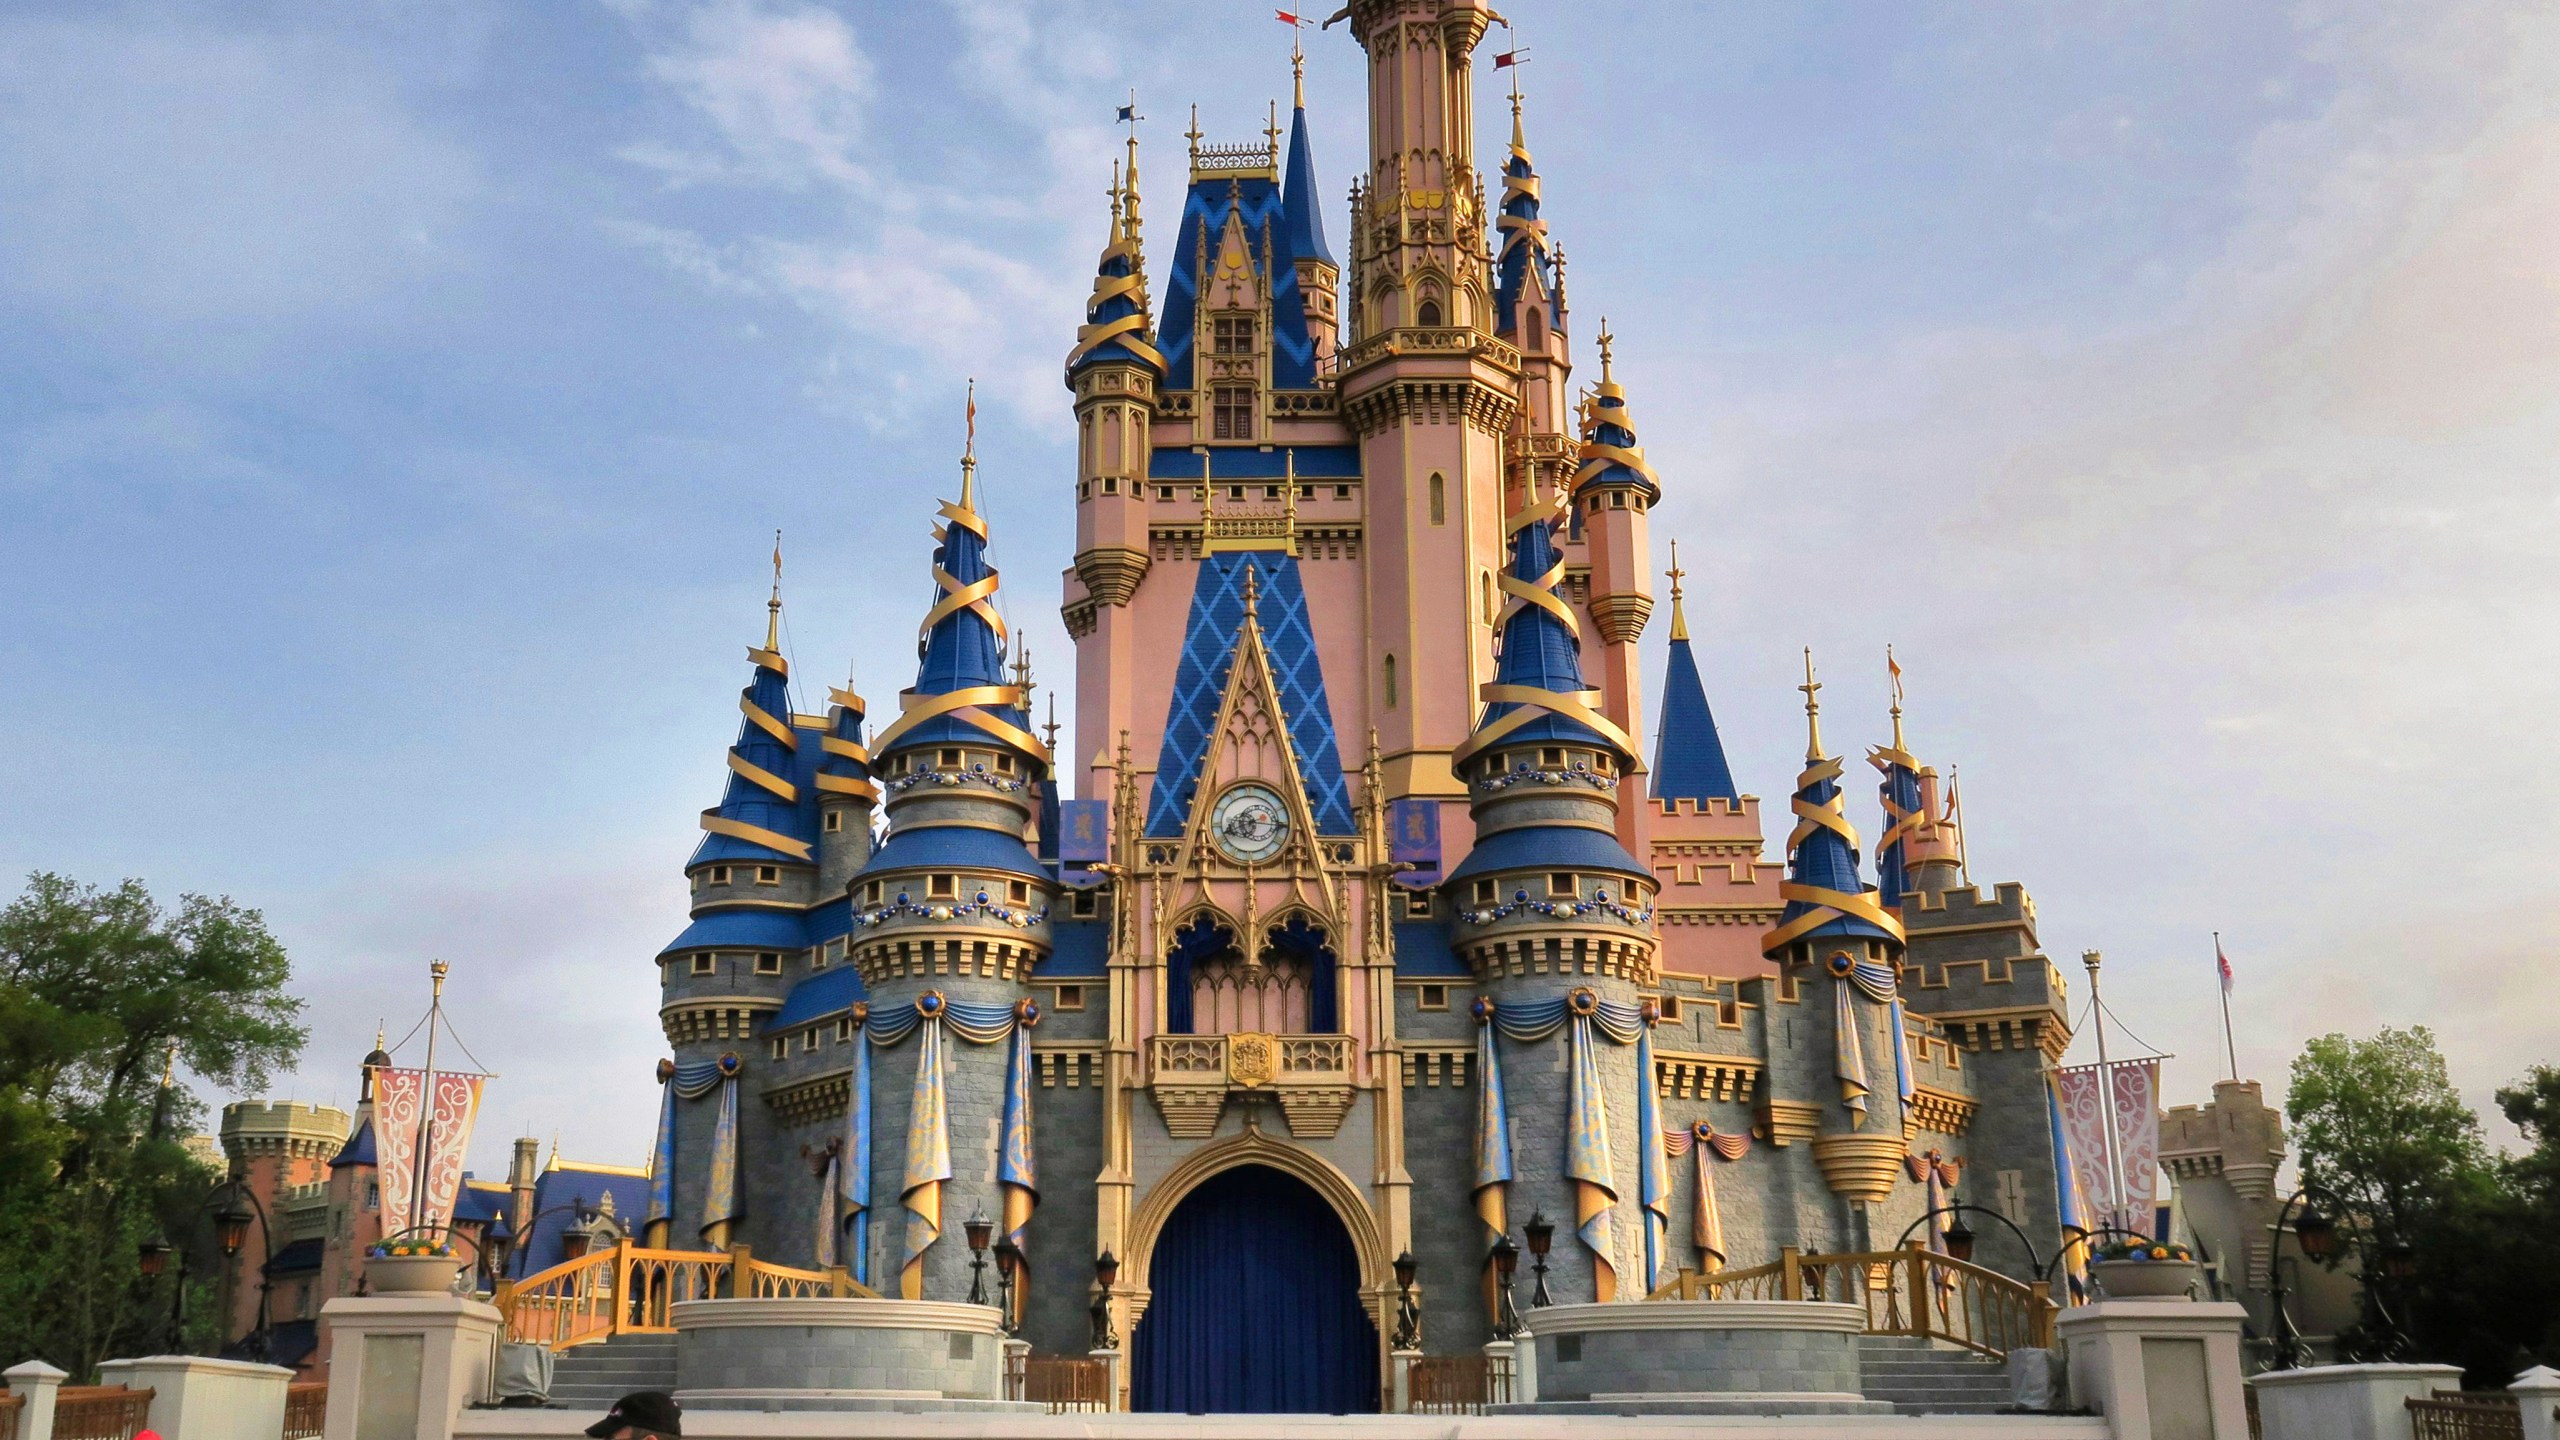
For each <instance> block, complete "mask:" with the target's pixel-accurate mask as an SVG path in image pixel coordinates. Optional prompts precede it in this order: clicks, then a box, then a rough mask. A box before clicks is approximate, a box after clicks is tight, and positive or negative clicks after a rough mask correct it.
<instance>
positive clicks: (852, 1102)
mask: <svg viewBox="0 0 2560 1440" xmlns="http://www.w3.org/2000/svg"><path fill="white" fill-rule="evenodd" d="M870 1019H871V1007H870V1006H868V1005H859V1004H858V1005H856V1006H854V1007H853V1023H854V1024H855V1025H856V1026H862V1025H865V1024H868V1023H869V1021H870ZM837 1153H838V1157H839V1167H840V1168H838V1170H837V1171H836V1193H837V1195H838V1196H839V1198H841V1199H842V1200H843V1201H844V1220H843V1221H842V1223H843V1224H844V1225H845V1226H847V1227H848V1228H850V1229H851V1230H852V1231H853V1263H852V1265H851V1267H850V1268H851V1269H852V1271H853V1278H854V1279H855V1280H856V1281H857V1282H859V1283H861V1284H864V1285H868V1284H870V1283H871V1047H870V1046H869V1045H856V1046H855V1047H853V1074H852V1075H851V1076H850V1077H849V1079H848V1082H847V1094H846V1097H845V1107H844V1143H843V1145H841V1146H840V1147H838V1152H837Z"/></svg>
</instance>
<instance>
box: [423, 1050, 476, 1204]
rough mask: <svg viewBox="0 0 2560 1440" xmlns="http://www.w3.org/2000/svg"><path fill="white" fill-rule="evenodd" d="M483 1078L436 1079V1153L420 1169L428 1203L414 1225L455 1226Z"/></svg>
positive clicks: (432, 1136)
mask: <svg viewBox="0 0 2560 1440" xmlns="http://www.w3.org/2000/svg"><path fill="white" fill-rule="evenodd" d="M487 1078H488V1077H486V1076H483V1075H468V1074H453V1073H445V1074H439V1075H437V1076H436V1084H435V1094H434V1096H433V1101H434V1104H435V1117H434V1120H433V1122H432V1123H431V1124H430V1125H429V1127H428V1140H427V1143H428V1145H429V1146H430V1147H431V1148H432V1149H433V1151H434V1153H433V1154H430V1155H428V1156H426V1157H425V1158H424V1162H423V1163H422V1164H421V1165H420V1166H419V1169H420V1171H421V1173H422V1174H423V1175H424V1177H425V1181H424V1183H425V1185H426V1203H425V1204H424V1205H423V1206H421V1207H420V1213H419V1215H418V1218H417V1220H416V1221H415V1222H414V1223H416V1224H420V1225H449V1224H451V1223H453V1205H454V1201H456V1200H458V1199H460V1198H461V1195H462V1166H463V1160H464V1156H465V1155H466V1153H467V1152H468V1151H469V1150H470V1149H471V1125H472V1122H473V1121H474V1120H475V1119H477V1118H478V1117H479V1114H480V1086H481V1083H482V1082H483V1081H484V1080H486V1079H487Z"/></svg>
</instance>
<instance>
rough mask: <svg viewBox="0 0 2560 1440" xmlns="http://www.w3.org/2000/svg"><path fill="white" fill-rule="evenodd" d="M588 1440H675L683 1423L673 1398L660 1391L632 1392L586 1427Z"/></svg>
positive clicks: (680, 1433)
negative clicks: (601, 1417) (589, 1438)
mask: <svg viewBox="0 0 2560 1440" xmlns="http://www.w3.org/2000/svg"><path fill="white" fill-rule="evenodd" d="M587 1434H588V1435H589V1436H590V1437H592V1440H678V1437H680V1436H682V1435H683V1434H684V1420H683V1418H682V1416H681V1414H680V1412H678V1411H677V1409H676V1397H674V1396H673V1395H670V1394H668V1393H667V1392H666V1391H664V1390H634V1391H632V1392H631V1393H630V1394H628V1395H625V1396H623V1397H622V1398H621V1399H619V1400H616V1401H614V1402H613V1408H612V1409H610V1410H607V1411H606V1412H604V1418H603V1419H601V1420H599V1421H597V1422H596V1423H594V1424H593V1425H590V1426H588V1427H587Z"/></svg>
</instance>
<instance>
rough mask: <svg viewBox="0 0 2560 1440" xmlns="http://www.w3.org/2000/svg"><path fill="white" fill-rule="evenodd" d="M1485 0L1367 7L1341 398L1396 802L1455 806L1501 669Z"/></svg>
mask: <svg viewBox="0 0 2560 1440" xmlns="http://www.w3.org/2000/svg"><path fill="white" fill-rule="evenodd" d="M1491 18H1492V12H1491V11H1490V10H1488V9H1487V8H1486V7H1485V6H1484V5H1483V4H1482V3H1480V0H1361V3H1359V4H1356V5H1354V6H1353V7H1352V13H1351V27H1352V34H1353V36H1354V37H1355V38H1356V39H1357V40H1358V41H1359V42H1360V45H1361V46H1362V48H1363V49H1365V50H1366V51H1367V52H1368V56H1369V172H1368V175H1367V177H1366V178H1365V180H1364V182H1363V183H1362V185H1361V188H1360V189H1359V191H1358V192H1357V193H1356V194H1355V196H1354V198H1353V201H1352V241H1351V255H1352V273H1351V281H1350V299H1349V306H1350V313H1351V315H1352V328H1353V334H1352V337H1351V339H1350V341H1349V342H1348V343H1347V344H1346V346H1345V348H1344V349H1343V352H1342V358H1341V363H1340V366H1339V373H1340V376H1341V408H1342V414H1343V416H1344V418H1345V419H1347V420H1348V421H1349V422H1350V425H1351V429H1352V431H1353V433H1354V435H1355V436H1356V437H1357V439H1358V442H1359V446H1360V460H1361V472H1362V474H1363V475H1364V476H1365V477H1366V479H1367V501H1368V503H1367V506H1366V512H1365V516H1364V519H1365V522H1366V526H1367V550H1366V555H1367V565H1368V571H1369V574H1368V576H1367V588H1368V592H1369V606H1370V610H1369V616H1368V626H1367V631H1366V635H1365V636H1364V644H1363V648H1364V650H1365V652H1366V653H1365V654H1364V656H1363V660H1364V662H1365V663H1364V665H1363V670H1364V675H1365V681H1366V683H1365V685H1364V686H1363V689H1364V690H1365V692H1366V693H1367V694H1368V695H1369V696H1370V698H1371V702H1372V703H1371V704H1370V705H1369V706H1368V707H1367V709H1368V712H1369V715H1370V716H1371V717H1372V723H1373V724H1374V725H1375V727H1376V729H1377V732H1378V735H1379V739H1380V743H1381V746H1382V749H1383V757H1382V758H1383V762H1384V774H1385V785H1386V792H1387V793H1388V794H1389V795H1394V796H1404V795H1425V796H1442V797H1446V798H1448V799H1450V800H1458V799H1461V798H1463V797H1464V796H1465V793H1466V792H1465V789H1464V787H1463V786H1462V785H1461V784H1460V783H1459V781H1458V780H1457V778H1456V777H1455V776H1454V775H1453V774H1452V773H1451V770H1450V765H1451V759H1450V751H1451V749H1452V748H1453V747H1454V746H1455V745H1456V743H1457V742H1458V740H1459V739H1460V738H1461V737H1463V736H1465V735H1466V733H1467V730H1468V727H1469V725H1470V723H1471V722H1472V720H1473V718H1474V717H1473V713H1472V712H1473V711H1474V708H1475V705H1476V703H1477V698H1478V697H1477V690H1478V688H1479V686H1481V685H1482V684H1483V682H1484V681H1485V679H1486V678H1487V677H1488V676H1489V675H1491V673H1492V671H1493V654H1492V640H1493V622H1492V616H1491V614H1490V613H1489V612H1490V611H1491V610H1492V608H1493V607H1492V605H1491V604H1490V603H1489V602H1490V598H1491V596H1490V592H1491V591H1492V590H1493V589H1494V588H1495V586H1494V583H1493V582H1494V577H1495V575H1496V574H1497V573H1498V572H1499V571H1500V570H1501V568H1502V566H1503V563H1504V555H1503V545H1504V536H1503V528H1502V526H1503V516H1504V510H1505V507H1504V504H1503V498H1502V494H1501V491H1502V486H1503V456H1504V448H1505V441H1506V439H1507V438H1508V436H1509V435H1510V434H1511V431H1512V426H1513V417H1514V415H1515V414H1516V412H1517V411H1518V410H1519V408H1520V387H1521V379H1520V364H1521V361H1520V353H1519V351H1518V350H1517V349H1515V348H1514V347H1513V346H1511V345H1510V344H1508V343H1507V342H1505V341H1503V340H1500V339H1498V338H1496V337H1495V335H1494V333H1493V331H1494V322H1495V315H1494V306H1493V303H1492V296H1491V295H1490V294H1488V293H1487V280H1488V278H1489V277H1488V276H1487V274H1486V267H1485V264H1484V260H1483V258H1482V257H1483V255H1484V253H1485V243H1486V235H1485V228H1486V226H1485V214H1484V194H1483V184H1482V181H1481V179H1480V178H1479V176H1478V175H1477V173H1476V169H1475V164H1474V159H1473V149H1474V132H1475V113H1474V100H1473V81H1472V78H1471V66H1472V60H1471V56H1472V54H1473V51H1474V49H1475V45H1476V42H1477V40H1478V39H1480V38H1481V37H1482V36H1483V34H1484V31H1485V27H1486V25H1487V24H1488V23H1490V20H1491Z"/></svg>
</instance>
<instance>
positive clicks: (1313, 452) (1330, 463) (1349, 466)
mask: <svg viewBox="0 0 2560 1440" xmlns="http://www.w3.org/2000/svg"><path fill="white" fill-rule="evenodd" d="M1204 459H1205V460H1206V461H1207V463H1208V466H1209V478H1210V479H1212V480H1277V479H1280V478H1281V477H1282V476H1285V475H1295V476H1296V477H1298V478H1299V479H1301V480H1357V479H1359V478H1360V447H1359V446H1357V445H1273V446H1269V447H1264V446H1259V445H1222V446H1216V447H1213V448H1212V449H1210V450H1209V452H1208V453H1207V454H1206V455H1205V456H1204V455H1202V454H1201V453H1200V452H1198V451H1196V450H1193V449H1192V448H1190V447H1189V446H1187V445H1185V446H1172V445H1167V446H1163V447H1160V448H1158V449H1156V450H1154V451H1152V452H1150V453H1149V454H1148V456H1147V478H1148V479H1150V480H1174V481H1181V480H1188V481H1191V482H1192V483H1194V484H1197V483H1199V480H1200V466H1201V462H1202V461H1203V460H1204Z"/></svg>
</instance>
